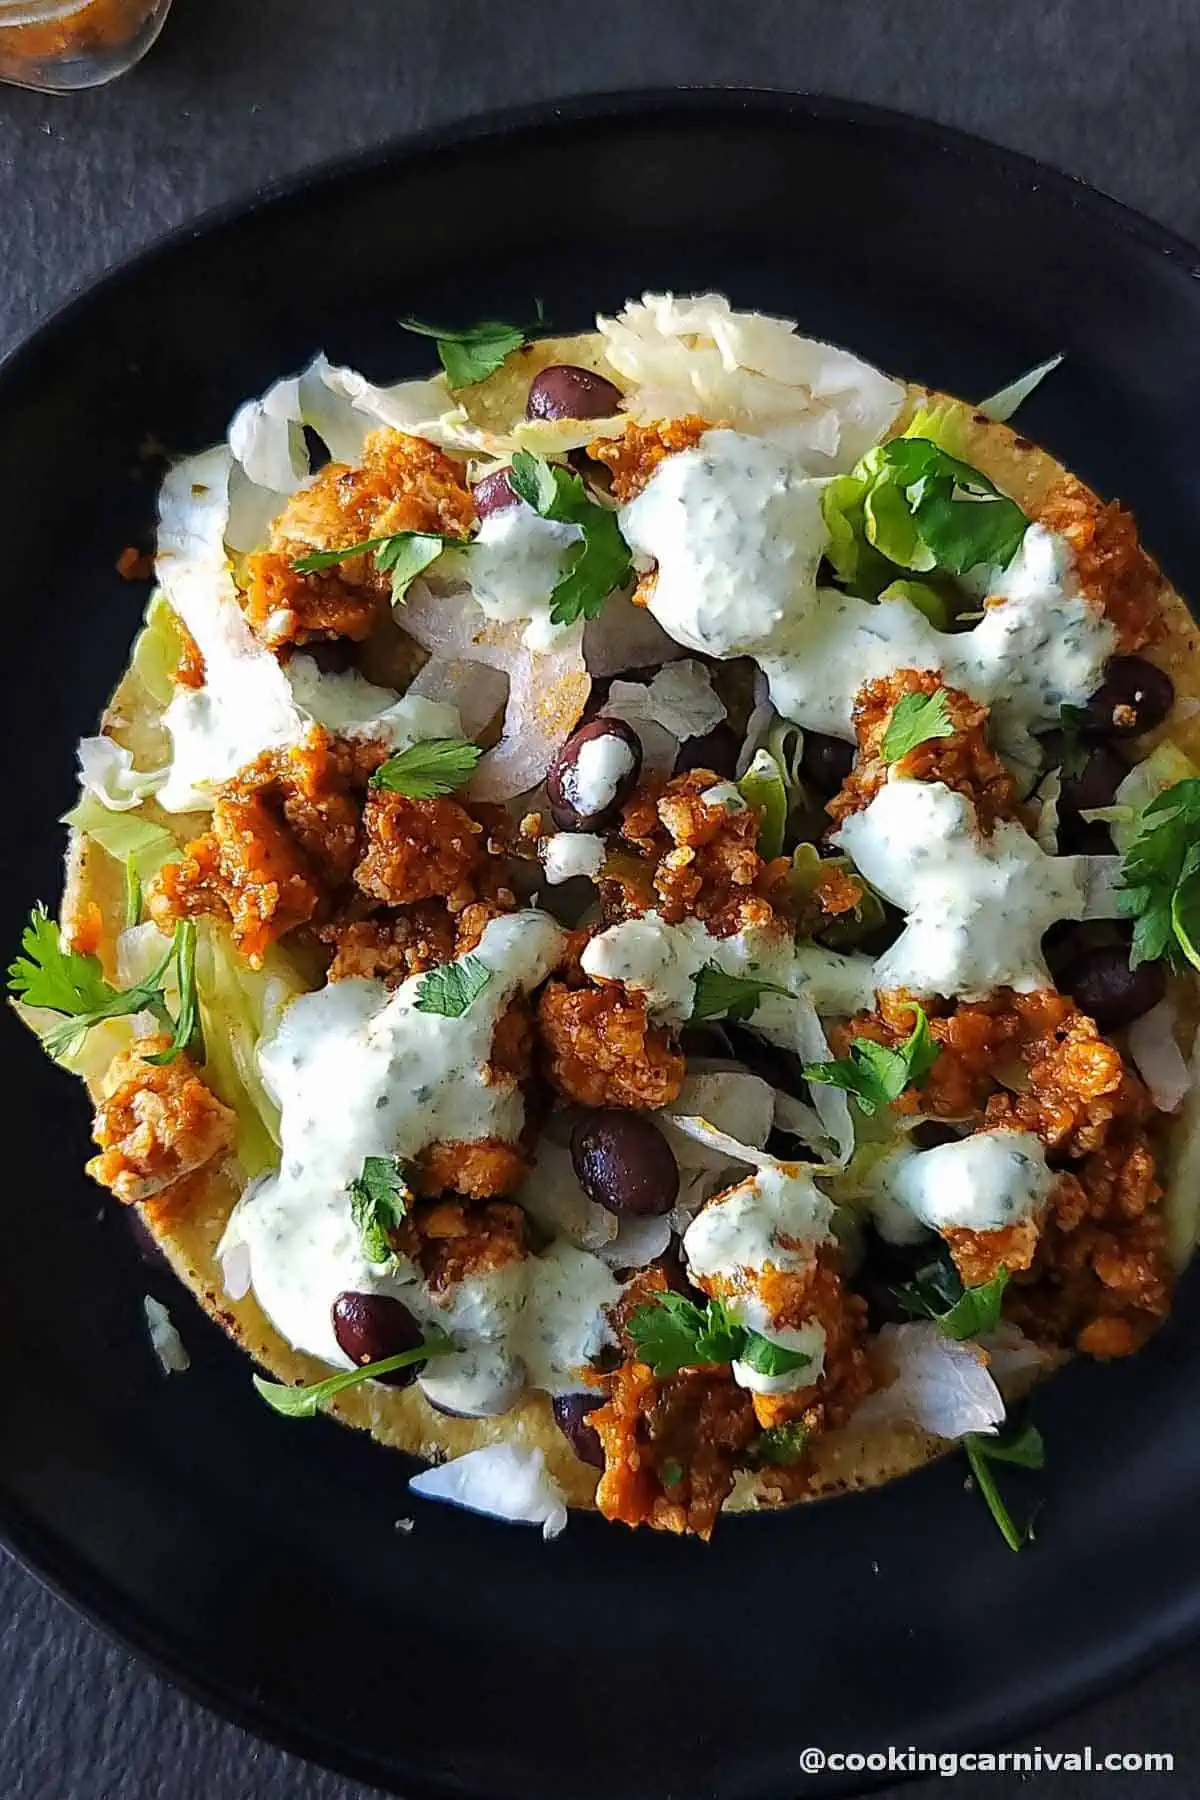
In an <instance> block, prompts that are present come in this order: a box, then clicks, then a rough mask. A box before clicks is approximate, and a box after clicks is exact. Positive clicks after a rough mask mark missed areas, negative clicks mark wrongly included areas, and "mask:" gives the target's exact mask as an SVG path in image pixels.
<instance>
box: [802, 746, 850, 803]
mask: <svg viewBox="0 0 1200 1800" xmlns="http://www.w3.org/2000/svg"><path fill="white" fill-rule="evenodd" d="M853 767H854V745H853V744H847V743H845V742H844V741H843V740H842V739H841V738H835V737H826V735H825V733H824V732H823V731H806V732H805V733H804V748H803V749H802V750H801V752H800V773H801V774H802V775H803V776H804V779H805V780H806V781H810V782H811V783H812V785H813V787H815V788H816V790H817V792H818V794H836V792H837V790H838V789H839V788H840V787H841V785H842V783H843V781H845V779H846V777H847V775H848V774H849V773H850V771H851V769H852V768H853Z"/></svg>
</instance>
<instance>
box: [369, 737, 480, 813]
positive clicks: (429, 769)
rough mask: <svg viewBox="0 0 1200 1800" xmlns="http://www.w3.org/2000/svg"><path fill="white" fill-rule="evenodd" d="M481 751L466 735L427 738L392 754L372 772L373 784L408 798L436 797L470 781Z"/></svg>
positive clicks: (451, 791) (430, 798)
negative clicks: (464, 736) (462, 736)
mask: <svg viewBox="0 0 1200 1800" xmlns="http://www.w3.org/2000/svg"><path fill="white" fill-rule="evenodd" d="M482 755H483V752H482V750H481V749H480V748H479V746H478V744H472V743H469V742H468V741H467V739H466V738H461V737H455V738H425V739H424V740H423V741H422V742H421V743H419V744H410V745H409V746H408V749H407V750H400V751H398V752H397V754H396V755H395V756H389V757H388V760H387V761H386V762H385V763H383V764H381V765H380V767H379V768H378V769H376V771H375V773H374V774H373V775H372V777H371V786H372V787H379V788H387V789H388V791H389V792H390V793H393V794H403V795H404V796H405V798H406V799H409V800H434V799H436V798H437V797H438V795H440V794H451V793H453V792H454V790H455V788H460V787H462V786H463V785H464V783H465V782H468V781H469V780H470V779H471V776H472V774H473V773H474V770H475V765H476V763H477V762H478V761H479V758H480V757H481V756H482Z"/></svg>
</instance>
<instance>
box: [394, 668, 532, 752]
mask: <svg viewBox="0 0 1200 1800" xmlns="http://www.w3.org/2000/svg"><path fill="white" fill-rule="evenodd" d="M408 691H409V693H410V694H420V695H421V696H422V697H423V698H424V699H426V700H436V701H439V702H440V703H441V704H443V705H450V706H457V708H458V712H459V718H460V720H461V722H462V730H463V733H464V735H465V736H467V737H469V738H477V737H478V736H479V735H480V733H481V732H483V731H486V730H487V728H488V726H489V725H490V724H491V723H492V721H493V720H494V719H495V718H496V717H497V716H498V715H499V714H501V713H503V711H504V708H505V706H506V705H507V703H508V676H507V675H506V674H505V673H504V670H503V669H493V668H491V667H490V666H489V665H488V664H487V663H481V662H464V661H463V660H462V659H461V658H459V657H445V656H431V657H430V659H429V661H428V662H427V663H426V664H425V665H424V667H423V668H421V669H419V670H418V671H417V673H416V675H415V677H414V678H413V680H412V681H411V682H410V683H409V686H408Z"/></svg>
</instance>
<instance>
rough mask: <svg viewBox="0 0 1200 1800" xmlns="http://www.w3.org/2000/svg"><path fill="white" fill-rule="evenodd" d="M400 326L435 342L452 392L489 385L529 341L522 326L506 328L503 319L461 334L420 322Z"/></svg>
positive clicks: (465, 329) (406, 320) (443, 327)
mask: <svg viewBox="0 0 1200 1800" xmlns="http://www.w3.org/2000/svg"><path fill="white" fill-rule="evenodd" d="M539 322H540V321H539ZM400 324H401V326H402V327H403V329H404V330H405V331H414V332H416V333H417V335H418V336H419V337H427V338H433V339H435V341H436V343H437V353H438V358H439V360H440V362H441V365H442V367H443V369H444V370H445V371H446V379H447V381H448V382H449V383H450V386H451V387H452V388H464V387H474V386H475V384H476V382H479V381H486V379H487V377H488V376H489V375H494V374H495V372H496V370H497V369H498V368H499V367H500V365H501V363H502V362H504V360H505V358H506V357H509V356H511V355H512V353H513V351H514V350H519V349H520V348H521V345H522V344H524V343H526V342H527V341H528V334H527V332H526V328H525V327H524V326H523V325H507V324H505V323H504V321H503V320H501V319H485V320H483V322H482V323H481V324H479V325H468V326H466V327H465V328H463V329H460V330H458V331H455V330H454V329H453V328H452V327H450V326H447V325H423V324H422V323H421V321H420V320H419V319H401V320H400Z"/></svg>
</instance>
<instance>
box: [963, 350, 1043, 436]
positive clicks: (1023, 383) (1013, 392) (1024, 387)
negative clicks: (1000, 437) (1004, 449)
mask: <svg viewBox="0 0 1200 1800" xmlns="http://www.w3.org/2000/svg"><path fill="white" fill-rule="evenodd" d="M1061 361H1062V357H1061V355H1060V356H1051V357H1050V358H1049V359H1048V360H1047V361H1046V362H1044V363H1038V365H1037V367H1036V368H1034V369H1026V371H1025V373H1024V375H1018V376H1017V379H1016V380H1015V381H1010V382H1009V384H1008V386H1007V387H1002V388H998V389H997V391H996V392H995V393H994V394H989V395H988V397H987V399H986V400H981V401H980V402H979V406H978V408H977V409H976V410H977V411H979V412H981V413H982V414H983V415H984V417H985V418H988V419H994V420H995V421H996V423H997V424H999V425H1003V424H1004V423H1005V422H1006V421H1007V420H1009V419H1011V418H1012V416H1013V414H1014V413H1015V412H1016V410H1017V408H1018V406H1023V405H1024V403H1025V401H1026V400H1028V398H1029V396H1030V394H1032V392H1033V390H1034V388H1036V387H1040V386H1041V384H1042V382H1043V381H1045V379H1046V377H1047V375H1050V374H1053V372H1054V370H1055V369H1057V367H1058V365H1059V363H1060V362H1061Z"/></svg>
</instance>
